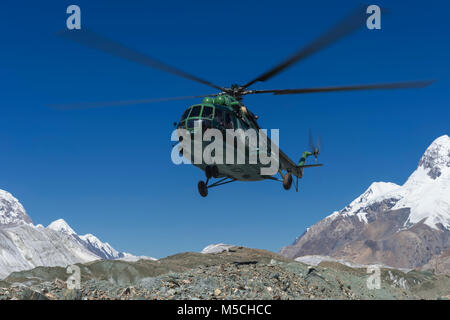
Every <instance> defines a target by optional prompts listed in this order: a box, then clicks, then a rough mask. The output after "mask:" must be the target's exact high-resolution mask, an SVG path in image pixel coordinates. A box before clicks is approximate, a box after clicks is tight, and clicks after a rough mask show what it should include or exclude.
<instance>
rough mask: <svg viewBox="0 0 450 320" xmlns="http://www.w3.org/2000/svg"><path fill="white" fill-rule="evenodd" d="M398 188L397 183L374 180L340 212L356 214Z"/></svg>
mask: <svg viewBox="0 0 450 320" xmlns="http://www.w3.org/2000/svg"><path fill="white" fill-rule="evenodd" d="M399 188H400V186H399V185H397V184H395V183H392V182H374V183H372V184H371V185H370V187H369V188H367V190H366V191H365V192H364V193H363V194H362V195H360V196H359V197H358V198H356V199H355V200H353V201H352V202H351V203H350V204H349V205H348V206H346V207H345V208H344V209H343V210H342V211H341V213H342V214H346V215H353V214H358V213H360V212H361V211H362V210H363V209H364V208H366V207H367V206H369V205H370V204H371V203H373V202H374V201H378V200H379V199H380V198H381V197H383V196H385V195H387V194H389V193H391V192H392V191H394V190H398V189H399Z"/></svg>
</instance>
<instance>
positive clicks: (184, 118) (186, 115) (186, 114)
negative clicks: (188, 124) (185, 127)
mask: <svg viewBox="0 0 450 320" xmlns="http://www.w3.org/2000/svg"><path fill="white" fill-rule="evenodd" d="M190 111H191V109H187V110H186V111H185V112H184V113H183V116H182V117H181V120H180V121H183V120H186V118H187V117H188V115H189V112H190Z"/></svg>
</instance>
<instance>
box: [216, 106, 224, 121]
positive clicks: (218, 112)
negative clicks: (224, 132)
mask: <svg viewBox="0 0 450 320" xmlns="http://www.w3.org/2000/svg"><path fill="white" fill-rule="evenodd" d="M214 120H215V121H216V122H217V123H218V124H223V111H222V110H220V109H217V108H216V111H215V113H214Z"/></svg>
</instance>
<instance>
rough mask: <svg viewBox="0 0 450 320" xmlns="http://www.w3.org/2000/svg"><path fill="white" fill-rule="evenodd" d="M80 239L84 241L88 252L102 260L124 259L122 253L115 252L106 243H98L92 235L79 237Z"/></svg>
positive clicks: (98, 240) (97, 239)
mask: <svg viewBox="0 0 450 320" xmlns="http://www.w3.org/2000/svg"><path fill="white" fill-rule="evenodd" d="M80 239H81V240H83V241H84V243H85V245H86V248H88V249H89V251H91V252H93V253H95V254H96V255H98V256H99V257H101V258H103V259H118V258H122V257H124V254H123V253H122V252H119V251H117V250H116V249H114V248H113V247H111V245H110V244H109V243H107V242H102V241H100V239H99V238H97V237H96V236H94V235H92V234H89V233H88V234H85V235H84V236H80Z"/></svg>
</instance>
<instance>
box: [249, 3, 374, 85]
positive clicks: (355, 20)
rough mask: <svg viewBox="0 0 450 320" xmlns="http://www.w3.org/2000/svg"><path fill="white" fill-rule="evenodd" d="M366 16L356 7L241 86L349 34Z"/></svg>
mask: <svg viewBox="0 0 450 320" xmlns="http://www.w3.org/2000/svg"><path fill="white" fill-rule="evenodd" d="M366 18H367V16H366V11H365V9H364V8H362V7H361V8H358V9H357V10H355V11H353V12H352V13H351V14H350V15H349V16H347V17H346V18H344V19H343V20H342V21H340V22H339V23H337V24H336V25H335V26H333V27H332V28H331V29H329V30H328V31H327V32H325V33H324V34H322V35H321V36H320V37H319V38H317V39H316V40H315V41H313V42H312V43H310V44H309V45H307V46H306V47H303V48H302V49H300V50H299V51H298V52H296V53H294V54H293V55H292V56H291V57H289V58H288V59H286V60H285V61H283V62H281V63H280V64H278V65H276V66H275V67H273V68H272V69H270V70H268V71H266V72H265V73H263V74H262V75H260V76H259V77H257V78H255V79H253V80H251V81H249V82H247V83H246V84H244V85H243V86H242V87H244V88H248V87H249V86H251V85H252V84H254V83H255V82H258V81H266V80H268V79H270V78H272V77H273V76H275V75H276V74H278V73H280V72H281V71H283V70H284V69H286V68H288V67H290V66H291V65H293V64H294V63H296V62H298V61H300V60H302V59H305V58H307V57H309V56H311V55H312V54H314V53H316V52H318V51H319V50H322V49H324V48H325V47H327V46H329V45H331V44H332V43H334V42H336V41H337V40H339V39H341V38H343V37H344V36H346V35H348V34H350V33H351V32H353V31H356V30H357V29H358V28H359V27H361V26H362V25H364V23H365V21H366Z"/></svg>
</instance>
